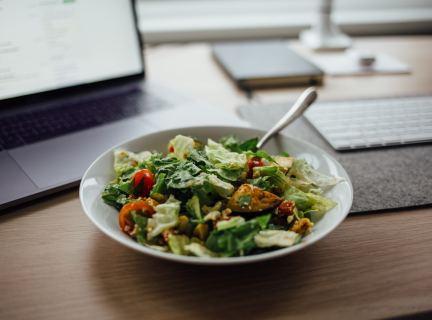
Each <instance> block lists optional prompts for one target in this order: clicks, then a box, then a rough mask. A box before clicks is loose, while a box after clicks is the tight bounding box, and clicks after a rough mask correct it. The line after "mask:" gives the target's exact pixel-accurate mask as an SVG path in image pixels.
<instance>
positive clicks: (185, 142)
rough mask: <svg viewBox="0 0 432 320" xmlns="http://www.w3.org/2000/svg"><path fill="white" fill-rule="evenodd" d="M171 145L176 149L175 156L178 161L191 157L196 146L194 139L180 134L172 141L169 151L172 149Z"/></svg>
mask: <svg viewBox="0 0 432 320" xmlns="http://www.w3.org/2000/svg"><path fill="white" fill-rule="evenodd" d="M171 143H172V147H173V148H174V153H173V154H174V156H175V157H176V158H177V159H186V158H187V157H188V156H189V155H190V150H191V149H192V150H193V148H194V145H195V141H194V140H193V139H192V138H190V137H185V136H182V135H180V134H179V135H177V136H176V137H175V138H174V140H172V141H170V143H169V145H168V149H169V148H170V146H171Z"/></svg>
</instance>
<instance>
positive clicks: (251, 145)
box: [239, 137, 258, 152]
mask: <svg viewBox="0 0 432 320" xmlns="http://www.w3.org/2000/svg"><path fill="white" fill-rule="evenodd" d="M257 144H258V137H255V138H252V139H249V140H246V141H244V142H242V143H241V144H240V145H239V149H240V150H241V151H252V152H257V151H258V148H257Z"/></svg>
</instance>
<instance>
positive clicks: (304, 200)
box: [284, 185, 337, 213]
mask: <svg viewBox="0 0 432 320" xmlns="http://www.w3.org/2000/svg"><path fill="white" fill-rule="evenodd" d="M284 199H285V200H286V201H293V202H295V206H296V208H297V209H298V210H299V211H304V212H307V211H317V212H321V213H325V212H327V211H329V210H330V209H332V208H334V207H335V206H336V205H337V203H336V202H334V201H332V200H330V199H327V198H324V197H322V196H320V195H316V194H313V193H304V192H303V191H301V190H299V189H297V188H295V187H293V186H291V185H287V186H286V188H285V191H284Z"/></svg>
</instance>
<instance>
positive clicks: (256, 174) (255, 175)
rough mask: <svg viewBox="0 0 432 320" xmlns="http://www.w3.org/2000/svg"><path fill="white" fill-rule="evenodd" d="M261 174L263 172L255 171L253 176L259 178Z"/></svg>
mask: <svg viewBox="0 0 432 320" xmlns="http://www.w3.org/2000/svg"><path fill="white" fill-rule="evenodd" d="M260 176H261V173H260V172H259V171H254V172H253V175H252V178H254V179H257V178H259V177H260Z"/></svg>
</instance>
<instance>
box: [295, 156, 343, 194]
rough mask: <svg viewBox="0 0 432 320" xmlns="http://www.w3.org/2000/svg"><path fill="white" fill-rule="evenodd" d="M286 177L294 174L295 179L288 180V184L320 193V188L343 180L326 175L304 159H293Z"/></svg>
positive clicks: (306, 190)
mask: <svg viewBox="0 0 432 320" xmlns="http://www.w3.org/2000/svg"><path fill="white" fill-rule="evenodd" d="M287 176H288V177H291V176H295V177H296V178H297V180H295V181H292V180H290V181H291V182H290V184H291V185H293V186H294V187H296V188H299V189H301V190H302V191H305V192H315V193H320V190H319V189H320V188H325V187H331V186H334V185H336V184H338V183H339V182H341V181H343V180H345V179H344V178H334V177H328V176H326V175H324V174H322V173H319V172H318V171H316V170H315V169H314V168H312V167H311V166H310V165H309V164H308V163H307V162H306V160H304V159H303V160H298V159H295V160H294V161H293V164H292V166H291V168H290V169H289V170H288V173H287Z"/></svg>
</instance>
